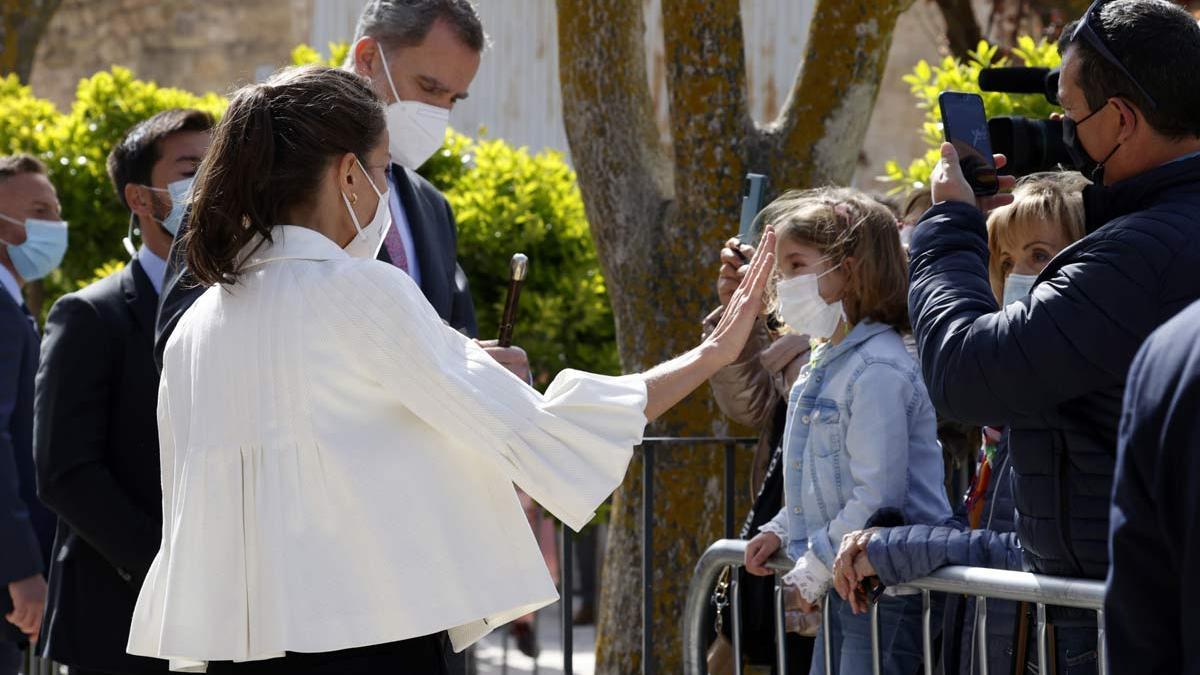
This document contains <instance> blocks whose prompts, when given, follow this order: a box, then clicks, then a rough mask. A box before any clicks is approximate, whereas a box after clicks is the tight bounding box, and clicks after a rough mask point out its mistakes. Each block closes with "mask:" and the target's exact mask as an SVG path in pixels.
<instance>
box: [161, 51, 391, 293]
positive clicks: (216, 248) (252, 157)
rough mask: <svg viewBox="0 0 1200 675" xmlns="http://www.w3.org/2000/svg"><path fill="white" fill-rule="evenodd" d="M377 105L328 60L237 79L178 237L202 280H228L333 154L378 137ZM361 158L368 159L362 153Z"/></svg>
mask: <svg viewBox="0 0 1200 675" xmlns="http://www.w3.org/2000/svg"><path fill="white" fill-rule="evenodd" d="M385 128H386V126H385V123H384V117H383V106H382V105H381V104H380V102H379V99H378V98H377V97H376V96H375V93H374V92H373V91H372V90H371V87H370V85H369V84H368V82H367V81H366V80H365V79H363V78H361V77H359V76H358V75H355V74H353V73H349V72H346V71H344V70H336V69H333V68H328V67H325V66H304V67H300V68H290V69H288V70H284V71H281V72H279V73H277V74H275V76H273V77H272V78H271V79H270V80H268V81H267V82H265V83H263V84H254V85H250V86H247V87H243V88H241V89H239V90H238V91H237V92H236V93H235V94H234V95H233V98H232V100H231V101H230V102H229V108H228V109H227V110H226V112H225V117H224V118H223V119H222V120H221V122H220V124H218V125H217V127H216V129H215V131H214V134H213V141H212V146H211V147H210V148H209V151H208V155H207V156H205V158H204V161H203V162H202V163H201V164H200V169H199V171H198V173H197V175H196V187H195V191H194V199H193V201H192V207H191V211H190V213H189V216H188V228H187V232H185V233H184V235H183V237H184V238H183V245H184V246H185V247H186V251H187V263H188V267H189V269H190V271H191V273H192V274H193V275H194V276H195V277H196V279H197V280H198V281H200V283H202V284H205V285H212V284H218V283H235V282H236V281H237V278H238V274H239V271H240V269H239V268H240V266H241V260H242V259H243V257H244V256H243V255H242V252H243V249H245V248H246V247H247V246H249V245H250V244H251V243H253V242H254V241H255V239H256V238H259V237H261V239H260V240H259V244H258V245H259V246H261V245H262V243H263V242H270V241H271V228H272V227H274V226H276V225H280V224H283V223H282V222H281V220H280V219H281V217H282V216H283V214H285V213H286V212H287V211H289V210H291V209H293V208H295V207H297V206H304V205H305V204H308V203H309V202H310V200H311V199H312V198H313V195H314V193H315V192H316V189H317V186H318V185H319V184H320V182H321V178H322V176H323V175H324V173H325V170H326V168H327V167H328V166H329V163H330V162H331V161H334V159H335V158H338V157H341V156H343V155H345V154H346V153H354V154H355V155H358V156H359V157H360V158H363V157H365V156H366V153H367V152H368V151H370V150H371V149H372V148H374V147H375V146H376V145H377V144H378V143H379V142H380V140H381V138H382V136H383V132H384V129H385ZM364 162H365V160H364Z"/></svg>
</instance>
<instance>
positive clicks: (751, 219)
mask: <svg viewBox="0 0 1200 675" xmlns="http://www.w3.org/2000/svg"><path fill="white" fill-rule="evenodd" d="M766 198H767V177H766V176H764V175H762V174H761V173H748V174H746V183H745V187H744V188H743V189H742V217H741V224H740V225H739V226H738V240H739V241H741V242H742V243H743V244H749V245H751V246H756V245H758V235H759V232H758V230H759V229H760V225H761V224H760V223H759V222H758V212H759V211H762V208H763V201H765V200H766Z"/></svg>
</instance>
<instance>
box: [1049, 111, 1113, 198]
mask: <svg viewBox="0 0 1200 675" xmlns="http://www.w3.org/2000/svg"><path fill="white" fill-rule="evenodd" d="M1101 110H1104V108H1097V109H1095V110H1093V111H1092V112H1091V113H1089V114H1088V116H1087V117H1085V118H1083V119H1081V120H1079V121H1078V122H1076V121H1075V120H1073V119H1071V118H1070V117H1066V116H1064V117H1063V143H1065V144H1066V146H1067V154H1068V155H1070V156H1071V163H1072V164H1074V165H1075V168H1076V169H1079V172H1080V173H1082V174H1083V175H1084V176H1087V177H1088V178H1090V179H1091V180H1092V182H1093V183H1095V184H1096V185H1103V184H1104V163H1105V162H1107V161H1108V160H1109V159H1111V158H1112V156H1113V155H1115V154H1116V152H1117V150H1119V149H1120V148H1121V144H1120V143H1117V145H1116V147H1114V148H1113V149H1112V151H1111V152H1109V153H1108V154H1107V155H1106V156H1105V157H1104V159H1102V160H1100V161H1099V162H1097V161H1096V160H1094V159H1092V156H1091V155H1089V154H1088V151H1087V149H1085V148H1084V147H1083V142H1082V141H1080V140H1079V134H1078V133H1077V129H1078V128H1079V125H1081V124H1083V123H1084V122H1086V121H1088V120H1090V119H1092V118H1093V117H1095V116H1096V113H1098V112H1100V111H1101Z"/></svg>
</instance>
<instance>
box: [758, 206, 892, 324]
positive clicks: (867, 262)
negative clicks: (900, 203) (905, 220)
mask: <svg viewBox="0 0 1200 675" xmlns="http://www.w3.org/2000/svg"><path fill="white" fill-rule="evenodd" d="M759 217H760V218H761V219H762V221H763V222H765V223H767V224H769V225H772V226H774V228H775V234H776V237H777V238H778V239H779V241H784V240H787V239H791V240H793V241H798V242H800V243H803V244H807V245H809V246H812V247H813V248H816V249H817V250H819V251H821V252H822V253H824V254H825V255H827V256H828V257H829V259H830V262H831V264H832V265H836V264H839V263H841V262H843V261H844V260H845V259H846V258H850V257H853V258H854V259H855V264H854V266H853V267H852V268H847V267H844V266H843V267H842V269H843V270H844V271H845V274H846V290H845V297H843V298H842V307H843V308H844V309H845V312H846V319H847V320H848V321H849V322H850V323H851V324H857V323H860V322H862V321H866V320H871V321H877V322H879V323H886V324H888V325H890V326H892V327H893V328H895V329H897V330H900V331H907V330H909V322H908V259H907V257H906V256H905V255H904V249H903V248H902V247H901V246H900V230H899V228H898V227H897V226H896V217H895V216H894V215H893V214H892V212H891V211H889V210H888V208H887V207H886V206H884V205H883V204H881V203H879V202H878V201H876V200H875V199H872V198H871V197H870V196H868V195H866V194H864V193H862V192H860V191H858V190H854V189H851V188H836V187H824V188H816V189H812V190H793V191H791V192H788V193H786V194H784V195H783V196H781V197H779V198H778V199H776V200H775V201H773V202H771V203H770V204H768V205H767V208H765V209H764V210H763V212H762V214H761V215H760V216H759Z"/></svg>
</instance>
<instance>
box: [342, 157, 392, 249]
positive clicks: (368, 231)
mask: <svg viewBox="0 0 1200 675" xmlns="http://www.w3.org/2000/svg"><path fill="white" fill-rule="evenodd" d="M354 161H355V162H356V163H357V164H358V168H359V169H362V172H363V175H364V176H366V177H367V183H369V184H370V185H371V189H372V190H374V191H375V194H376V195H378V196H379V203H378V204H377V205H376V206H375V216H374V217H373V218H371V222H369V223H367V225H366V227H363V226H362V225H361V224H359V222H358V214H356V213H355V212H354V207H353V206H352V205H351V204H350V198H349V197H347V196H346V193H344V192H343V193H342V201H343V202H345V204H346V210H347V211H349V212H350V221H351V222H353V223H354V229H355V230H357V231H358V234H356V235H354V238H353V239H351V240H350V243H349V244H346V247H345V249H344V250H345V251H346V253H349V254H350V256H351V257H354V258H366V259H372V258H374V257H376V256H377V255H379V246H380V245H381V244H383V235H384V233H385V232H387V227H388V224H389V223H390V222H391V219H392V214H391V211H390V210H389V209H388V193H389V192H390V189H389V190H384V191H383V192H380V191H379V188H377V187H375V181H373V180H371V174H369V173H367V169H366V167H364V166H363V165H362V162H361V161H359V160H358V158H355V159H354Z"/></svg>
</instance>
